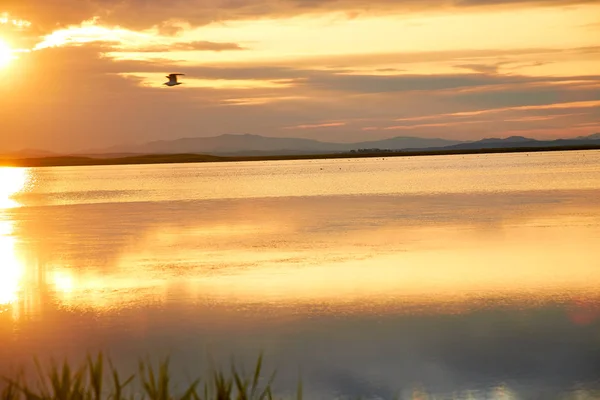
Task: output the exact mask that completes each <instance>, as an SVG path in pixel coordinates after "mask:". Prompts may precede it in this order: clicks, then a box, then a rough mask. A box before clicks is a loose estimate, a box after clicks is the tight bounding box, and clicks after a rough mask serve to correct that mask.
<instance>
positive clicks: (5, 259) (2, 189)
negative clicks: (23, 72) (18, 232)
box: [0, 47, 27, 310]
mask: <svg viewBox="0 0 600 400" xmlns="http://www.w3.org/2000/svg"><path fill="white" fill-rule="evenodd" d="M0 49H1V47H0ZM0 61H1V50H0ZM26 181H27V170H26V169H22V168H0V212H1V211H2V210H3V209H7V208H12V207H17V206H18V205H19V204H18V203H17V202H16V201H14V200H13V199H12V196H13V195H15V194H16V193H18V192H19V191H21V190H23V188H24V187H25V183H26ZM1 216H2V215H1V214H0V218H1ZM13 224H14V223H13V222H12V221H10V220H2V219H0V306H2V305H7V304H11V303H13V302H15V301H16V300H17V296H18V292H19V289H20V284H21V279H22V277H23V274H24V266H23V263H22V262H21V260H19V256H18V253H17V249H16V244H17V239H16V238H15V236H14V235H13ZM0 310H1V308H0Z"/></svg>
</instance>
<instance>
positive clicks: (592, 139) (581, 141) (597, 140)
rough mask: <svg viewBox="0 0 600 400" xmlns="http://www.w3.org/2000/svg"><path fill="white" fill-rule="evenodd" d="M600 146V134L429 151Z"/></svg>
mask: <svg viewBox="0 0 600 400" xmlns="http://www.w3.org/2000/svg"><path fill="white" fill-rule="evenodd" d="M587 144H589V145H600V133H595V134H593V135H589V136H579V137H576V138H573V139H556V140H537V139H532V138H527V137H523V136H510V137H507V138H504V139H500V138H488V139H482V140H478V141H476V142H466V143H458V144H455V145H450V146H441V147H430V148H429V149H428V150H476V149H506V148H520V147H557V146H580V145H587ZM415 150H416V148H415Z"/></svg>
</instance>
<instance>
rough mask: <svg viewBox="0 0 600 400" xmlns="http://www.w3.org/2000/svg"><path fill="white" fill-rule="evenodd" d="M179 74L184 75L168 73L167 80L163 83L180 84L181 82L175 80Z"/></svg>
mask: <svg viewBox="0 0 600 400" xmlns="http://www.w3.org/2000/svg"><path fill="white" fill-rule="evenodd" d="M179 75H185V74H169V75H167V78H169V82H165V83H163V85H167V86H177V85H181V82H177V77H178V76H179Z"/></svg>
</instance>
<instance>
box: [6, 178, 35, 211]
mask: <svg viewBox="0 0 600 400" xmlns="http://www.w3.org/2000/svg"><path fill="white" fill-rule="evenodd" d="M28 177H29V173H28V170H27V169H25V168H0V211H1V210H2V209H7V208H14V207H19V206H20V204H19V202H17V201H15V200H14V199H13V196H14V195H16V194H17V193H19V192H20V191H22V190H23V189H24V188H25V184H26V183H27V179H28Z"/></svg>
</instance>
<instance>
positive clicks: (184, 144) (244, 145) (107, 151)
mask: <svg viewBox="0 0 600 400" xmlns="http://www.w3.org/2000/svg"><path fill="white" fill-rule="evenodd" d="M578 145H600V133H596V134H593V135H589V136H579V137H575V138H569V139H556V140H537V139H532V138H527V137H523V136H510V137H507V138H486V139H482V140H478V141H471V142H469V141H459V140H449V139H440V138H418V137H410V136H408V137H407V136H399V137H394V138H391V139H383V140H374V141H364V142H357V143H333V142H324V141H318V140H311V139H300V138H281V137H267V136H260V135H252V134H239V135H236V134H224V135H220V136H212V137H199V138H183V139H175V140H160V141H153V142H147V143H142V144H136V145H124V146H112V147H109V148H102V149H90V150H86V151H80V152H76V153H70V155H78V156H88V157H108V156H112V157H114V156H126V155H143V154H181V153H187V154H192V153H193V154H210V155H219V156H261V155H265V156H266V155H299V154H327V153H344V152H349V151H352V150H355V151H358V150H361V149H363V150H364V149H381V150H396V151H400V150H425V149H426V150H471V149H490V148H514V147H556V146H578ZM56 155H66V154H56V153H51V152H47V151H42V150H21V151H19V152H15V153H11V154H5V155H4V156H3V157H4V158H9V157H10V158H27V157H48V156H56Z"/></svg>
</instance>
